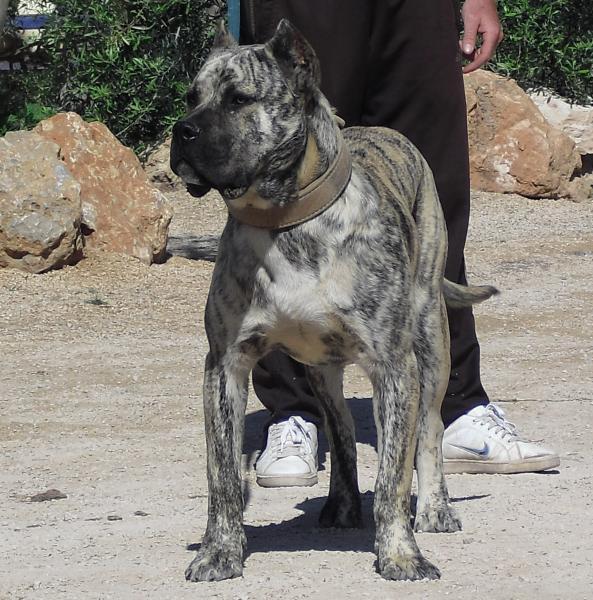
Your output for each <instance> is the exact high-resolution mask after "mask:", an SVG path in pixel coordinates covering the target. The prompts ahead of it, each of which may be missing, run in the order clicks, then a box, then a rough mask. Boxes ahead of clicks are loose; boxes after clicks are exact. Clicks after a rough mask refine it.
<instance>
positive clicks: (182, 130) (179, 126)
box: [170, 119, 212, 198]
mask: <svg viewBox="0 0 593 600" xmlns="http://www.w3.org/2000/svg"><path fill="white" fill-rule="evenodd" d="M200 133H201V132H200V129H199V128H198V127H196V125H194V124H193V123H192V122H191V121H188V120H186V119H182V120H180V121H177V123H175V125H174V126H173V139H172V141H171V156H170V165H171V170H172V171H173V173H175V174H176V175H179V177H181V179H183V181H184V182H185V185H186V188H187V191H188V192H189V193H190V194H191V195H192V196H195V197H196V198H200V197H202V196H204V194H207V193H208V192H209V191H210V189H211V188H212V185H211V184H210V183H209V182H208V181H206V180H205V179H204V177H203V176H201V175H199V174H198V173H196V170H195V169H194V167H193V166H192V164H191V162H190V157H189V156H188V153H187V148H188V147H189V145H190V144H192V143H195V142H196V141H197V140H198V139H199V137H200Z"/></svg>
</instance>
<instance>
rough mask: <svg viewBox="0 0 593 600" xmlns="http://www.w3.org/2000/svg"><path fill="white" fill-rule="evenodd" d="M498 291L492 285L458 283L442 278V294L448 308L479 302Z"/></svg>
mask: <svg viewBox="0 0 593 600" xmlns="http://www.w3.org/2000/svg"><path fill="white" fill-rule="evenodd" d="M499 293H500V292H499V291H498V290H497V289H496V288H495V287H494V286H492V285H459V284H458V283H453V282H452V281H449V280H448V279H443V295H444V296H445V303H446V304H447V306H448V307H449V308H463V307H465V306H471V305H472V304H479V303H480V302H484V300H488V298H490V297H491V296H496V294H499Z"/></svg>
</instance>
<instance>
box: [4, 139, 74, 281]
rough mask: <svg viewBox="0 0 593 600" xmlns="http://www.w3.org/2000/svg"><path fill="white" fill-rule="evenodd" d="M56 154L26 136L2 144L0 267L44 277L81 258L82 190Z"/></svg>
mask: <svg viewBox="0 0 593 600" xmlns="http://www.w3.org/2000/svg"><path fill="white" fill-rule="evenodd" d="M59 150H60V149H59V147H58V146H57V145H56V144H54V143H53V142H51V141H49V140H46V139H44V138H42V137H41V136H39V135H37V134H36V133H33V132H30V131H17V132H9V133H7V134H6V136H4V137H3V138H1V139H0V267H13V268H17V269H21V270H23V271H28V272H30V273H42V272H44V271H48V270H50V269H53V268H57V267H61V266H64V265H66V264H72V263H74V262H76V261H77V260H78V259H79V258H81V255H82V246H83V238H82V234H81V227H80V224H81V203H80V185H79V183H78V182H77V181H76V179H75V178H74V177H73V176H72V174H71V173H70V172H69V171H68V169H67V167H66V165H65V164H64V163H63V161H62V160H60V157H59Z"/></svg>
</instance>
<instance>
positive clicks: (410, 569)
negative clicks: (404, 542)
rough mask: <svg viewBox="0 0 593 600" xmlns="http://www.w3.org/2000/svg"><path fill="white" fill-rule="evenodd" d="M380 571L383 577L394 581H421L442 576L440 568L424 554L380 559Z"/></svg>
mask: <svg viewBox="0 0 593 600" xmlns="http://www.w3.org/2000/svg"><path fill="white" fill-rule="evenodd" d="M378 571H379V574H380V575H381V577H383V579H389V580H393V581H420V580H422V579H440V577H441V572H440V571H439V570H438V568H437V567H435V566H434V565H433V564H432V563H431V562H430V561H428V560H426V559H425V558H424V556H422V554H416V555H414V556H401V557H396V558H388V559H384V560H382V561H379V569H378Z"/></svg>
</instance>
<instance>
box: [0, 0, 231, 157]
mask: <svg viewBox="0 0 593 600" xmlns="http://www.w3.org/2000/svg"><path fill="white" fill-rule="evenodd" d="M54 4H55V6H56V9H55V11H53V12H51V13H50V14H51V16H50V19H49V22H48V24H47V27H46V28H45V30H44V31H43V34H42V37H41V40H40V46H41V48H42V49H43V53H44V55H45V57H46V61H45V64H44V68H43V69H32V68H29V69H28V70H26V71H25V72H23V73H20V74H19V73H16V74H15V73H13V74H10V75H8V76H5V77H4V78H3V79H4V81H3V82H2V85H1V86H0V102H2V104H3V105H4V106H3V110H2V112H1V113H0V129H5V130H6V129H8V128H13V127H14V126H18V127H20V126H23V125H25V126H26V125H30V124H33V123H32V122H31V121H33V118H32V117H34V113H35V112H37V114H40V111H41V112H43V114H44V116H45V115H46V114H48V113H50V112H52V111H53V112H58V111H63V110H72V111H75V112H77V113H79V114H80V115H82V116H83V117H84V118H85V119H87V120H99V121H102V122H104V123H105V124H106V125H107V126H108V127H109V129H110V130H111V131H112V132H113V133H114V134H115V135H116V136H117V137H118V138H119V139H120V140H121V141H122V142H123V143H124V144H127V145H130V146H133V147H134V148H135V149H136V150H137V151H142V150H143V149H144V148H145V147H146V146H147V145H150V144H151V143H152V142H156V141H158V140H160V139H162V137H163V135H164V134H165V132H166V131H167V130H168V128H169V127H170V125H171V124H172V123H173V122H174V121H175V120H176V119H177V118H178V117H179V116H180V115H181V114H182V113H183V111H184V94H185V91H186V89H187V85H188V83H189V81H191V78H192V77H193V76H194V75H195V73H196V72H197V71H198V69H199V66H200V65H201V63H202V61H203V59H204V57H205V54H206V52H207V49H208V47H209V44H210V41H211V38H212V35H213V31H214V21H215V18H216V17H217V15H218V14H219V12H220V7H218V8H217V7H216V5H215V2H214V1H213V0H161V1H152V2H146V1H144V0H127V1H124V0H87V1H85V2H82V1H81V0H57V1H54ZM48 12H49V11H48ZM34 107H36V108H34Z"/></svg>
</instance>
